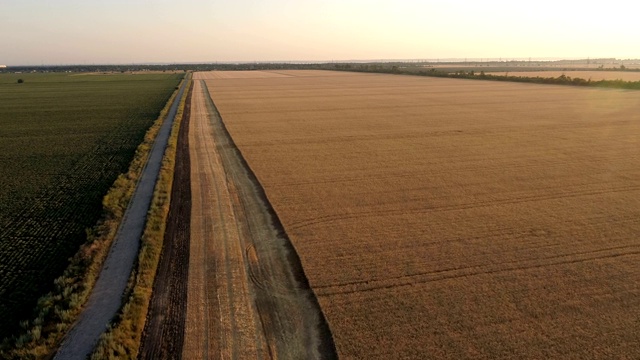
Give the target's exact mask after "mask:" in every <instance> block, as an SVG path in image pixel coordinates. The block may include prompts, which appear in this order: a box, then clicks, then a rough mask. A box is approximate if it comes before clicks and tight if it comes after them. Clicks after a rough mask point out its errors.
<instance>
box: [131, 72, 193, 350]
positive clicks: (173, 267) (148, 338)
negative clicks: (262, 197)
mask: <svg viewBox="0 0 640 360" xmlns="http://www.w3.org/2000/svg"><path fill="white" fill-rule="evenodd" d="M192 91H193V85H192V86H191V87H190V89H189V92H188V93H187V100H186V103H185V108H184V112H183V115H182V122H181V124H180V132H179V134H178V144H177V145H178V146H177V149H176V160H175V172H174V176H173V186H172V188H171V204H170V206H169V214H168V216H167V227H166V230H165V236H164V243H163V247H162V255H161V257H160V262H159V264H158V270H157V274H156V278H155V281H154V284H153V294H152V296H151V301H150V304H149V311H148V314H147V321H146V323H145V329H144V332H143V334H142V340H141V343H140V351H139V353H138V358H139V359H173V358H176V354H180V353H182V345H183V340H184V322H185V316H186V311H187V303H186V299H187V276H188V270H189V235H190V226H189V225H190V219H191V185H190V180H191V176H190V175H191V167H190V162H189V132H188V130H189V118H190V116H189V115H190V108H191V96H192ZM178 356H179V355H178Z"/></svg>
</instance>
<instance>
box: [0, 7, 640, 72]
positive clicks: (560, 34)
mask: <svg viewBox="0 0 640 360" xmlns="http://www.w3.org/2000/svg"><path fill="white" fill-rule="evenodd" d="M635 4H636V3H635V2H631V1H607V2H601V1H600V2H597V3H596V2H590V1H589V2H585V1H581V2H576V1H564V0H555V1H549V0H535V1H531V0H518V1H515V0H514V1H496V0H485V1H461V0H458V1H417V0H416V1H414V0H394V1H392V0H379V1H376V0H368V1H366V0H342V1H338V0H325V1H319V0H298V1H292V0H262V1H258V0H228V1H220V0H174V1H167V0H154V1H151V0H128V1H124V0H55V1H53V0H49V1H45V0H41V1H37V0H0V64H6V65H40V64H94V63H95V64H105V63H108V64H111V63H125V64H126V63H145V62H214V61H217V62H229V61H286V60H302V61H305V60H308V61H311V60H316V61H332V60H335V61H339V60H367V59H436V58H500V57H502V58H528V57H532V58H547V57H554V58H587V57H591V58H597V57H615V58H619V59H627V58H640V26H639V25H638V13H639V10H640V4H638V5H635Z"/></svg>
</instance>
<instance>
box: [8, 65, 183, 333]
mask: <svg viewBox="0 0 640 360" xmlns="http://www.w3.org/2000/svg"><path fill="white" fill-rule="evenodd" d="M181 77H182V75H173V74H171V75H158V74H156V75H109V76H100V75H94V76H69V75H66V74H64V75H63V74H6V75H1V76H0V168H1V169H2V172H3V176H2V177H1V178H0V229H1V231H2V232H1V233H0V256H1V258H0V259H1V261H0V277H1V278H2V282H1V283H0V300H1V301H0V322H1V323H2V324H3V326H2V327H1V328H0V337H3V336H5V335H7V334H9V333H10V332H11V331H12V330H13V329H14V328H15V326H16V325H17V322H18V321H19V320H22V319H24V318H26V317H28V316H29V312H30V310H31V309H32V308H33V305H34V304H35V300H36V299H37V296H38V295H40V294H42V293H43V292H44V291H46V290H47V289H49V288H50V287H51V285H52V284H53V279H54V278H56V277H57V276H59V275H60V274H61V272H62V269H64V268H65V267H66V266H67V264H68V261H67V260H68V258H69V257H70V256H71V255H73V254H74V253H75V252H76V251H77V249H78V246H79V245H80V244H81V243H82V242H83V241H84V240H85V239H86V229H88V228H90V227H92V226H93V225H94V224H95V222H96V221H97V219H98V217H99V215H100V213H101V209H102V207H101V201H102V197H103V195H104V194H105V193H106V191H107V189H108V188H109V187H110V186H111V184H112V183H113V182H114V180H115V179H116V177H117V176H118V174H120V173H122V172H124V171H125V170H126V169H127V167H128V164H129V162H130V160H131V157H132V156H133V152H134V150H135V149H136V147H137V146H138V144H139V143H140V142H141V141H142V138H143V136H144V134H145V132H146V130H147V128H148V127H149V126H150V125H151V123H152V122H153V121H154V120H155V119H156V118H157V116H158V113H159V112H160V110H161V109H162V108H163V106H164V104H165V103H166V101H167V99H168V98H169V96H170V95H171V93H172V92H173V90H174V88H175V86H176V85H177V84H178V82H179V80H180V78H181ZM18 78H20V79H23V80H24V83H22V84H17V79H18Z"/></svg>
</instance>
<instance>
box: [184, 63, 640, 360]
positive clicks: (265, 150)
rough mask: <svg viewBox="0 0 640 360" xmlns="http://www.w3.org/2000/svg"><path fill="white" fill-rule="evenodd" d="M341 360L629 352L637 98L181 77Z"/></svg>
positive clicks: (407, 81) (637, 305)
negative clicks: (259, 194)
mask: <svg viewBox="0 0 640 360" xmlns="http://www.w3.org/2000/svg"><path fill="white" fill-rule="evenodd" d="M195 78H196V79H206V83H207V85H208V88H209V90H210V93H211V95H212V98H213V100H214V102H215V104H216V106H217V107H218V109H219V111H220V113H221V115H222V118H223V120H224V122H225V124H226V126H227V127H228V130H229V132H230V133H231V135H232V137H233V139H234V140H235V142H236V144H237V146H238V147H239V149H240V150H241V151H242V153H243V155H244V157H245V158H246V160H247V162H248V164H249V166H250V167H251V168H252V169H253V171H254V172H255V174H256V176H257V177H258V179H259V181H260V183H261V184H262V186H263V187H264V189H265V191H266V194H267V196H268V198H269V200H270V202H271V204H272V205H273V207H274V209H275V210H276V212H277V214H278V216H279V217H280V220H281V221H282V223H283V225H284V228H285V230H286V232H287V234H288V236H289V237H290V239H291V241H292V243H293V244H294V246H295V248H296V250H297V252H298V254H299V256H300V258H301V261H302V264H303V267H304V270H305V273H306V276H307V278H308V280H309V282H310V285H311V287H312V288H313V289H314V291H315V293H316V295H317V296H318V299H319V302H320V305H321V307H322V310H323V312H324V314H325V316H326V318H327V321H328V323H329V326H330V329H331V332H332V334H333V338H334V340H335V344H336V347H337V351H338V354H339V355H340V358H342V359H409V358H411V359H428V358H449V359H465V358H467V359H495V358H512V359H547V358H556V359H560V358H561V359H584V358H592V359H595V358H639V357H640V345H639V344H640V283H639V282H638V279H640V92H635V91H623V90H611V89H592V88H575V87H563V86H546V85H535V84H518V83H505V82H491V81H474V80H458V79H442V78H428V77H413V76H398V75H381V74H355V73H343V72H339V73H338V72H322V71H311V72H309V71H287V72H244V73H243V72H234V73H216V72H214V73H200V74H197V75H196V76H195Z"/></svg>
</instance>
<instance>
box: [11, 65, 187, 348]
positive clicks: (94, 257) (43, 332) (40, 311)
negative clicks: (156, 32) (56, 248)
mask: <svg viewBox="0 0 640 360" xmlns="http://www.w3.org/2000/svg"><path fill="white" fill-rule="evenodd" d="M41 76H49V75H41ZM56 76H61V75H56ZM117 77H118V76H113V77H108V79H105V78H106V77H95V78H94V77H92V76H78V78H79V79H81V80H82V81H79V82H80V83H82V82H84V81H86V82H87V83H89V84H90V85H96V86H93V87H89V89H91V90H92V91H95V92H97V93H98V94H101V95H102V96H108V92H106V93H107V94H105V92H102V91H101V89H103V87H107V88H109V86H108V85H107V84H102V85H99V84H96V83H99V82H101V81H104V82H109V81H123V79H120V80H119V79H117ZM161 77H164V78H165V79H171V82H170V83H165V84H164V85H163V87H164V89H167V88H168V87H167V84H170V86H171V87H170V88H171V89H173V88H174V87H175V86H174V85H177V81H178V78H179V77H181V76H176V75H172V76H170V77H167V76H161ZM143 78H147V79H148V80H147V81H150V82H149V83H148V86H141V84H126V85H125V86H128V87H133V88H136V89H137V90H139V91H141V92H152V93H154V92H156V93H157V91H158V87H161V86H159V83H158V82H153V81H152V80H151V79H150V78H149V75H145V76H143ZM85 79H86V80H85ZM37 81H41V82H42V83H43V87H47V86H48V89H49V90H47V91H45V92H44V94H42V96H41V97H42V98H43V99H48V98H49V97H55V94H53V93H52V92H55V91H60V89H59V88H57V87H55V86H53V87H52V86H51V85H50V84H47V82H50V81H51V79H43V78H39V77H33V78H31V77H25V83H24V84H22V85H16V86H23V85H26V84H28V83H29V82H33V83H37ZM142 81H144V80H142ZM60 82H72V83H73V85H74V86H76V85H77V86H79V87H81V88H85V87H83V86H82V85H78V82H73V81H69V80H68V79H67V78H66V77H65V78H62V80H61V81H60ZM1 83H2V78H0V84H1ZM63 89H66V90H67V94H66V95H67V96H66V97H62V99H67V98H68V97H70V94H75V95H77V97H78V98H79V99H80V100H81V102H84V101H86V106H89V109H94V108H95V107H96V105H95V104H96V103H97V104H101V103H105V102H107V103H108V102H109V101H105V100H103V101H100V99H99V97H98V96H97V95H96V94H91V96H87V98H85V97H83V96H82V95H81V94H78V93H76V91H75V89H67V88H64V87H63ZM89 89H87V88H85V91H89ZM0 90H4V89H3V88H2V87H1V86H0ZM63 92H64V91H63ZM136 94H137V93H136ZM176 94H177V91H174V92H173V95H171V96H170V98H169V99H168V100H169V101H167V98H166V97H165V98H164V99H162V101H164V103H166V105H165V107H164V109H163V110H162V111H161V112H160V114H159V115H158V116H156V117H155V118H156V120H155V122H153V125H152V126H151V127H150V128H148V130H147V131H146V134H145V135H144V140H143V141H142V143H141V144H140V145H139V146H137V149H136V150H135V154H134V155H133V160H132V161H131V162H130V165H129V169H128V171H127V172H126V173H125V174H121V175H119V176H118V177H117V179H116V180H115V182H113V181H112V183H113V185H112V186H111V189H110V190H109V191H108V193H107V195H106V196H104V197H103V199H102V210H101V214H102V215H100V217H99V219H100V220H99V221H98V222H97V224H96V225H95V226H93V227H92V228H91V229H90V230H89V231H87V233H86V235H85V236H86V237H85V239H86V242H85V243H84V244H83V245H82V246H81V247H80V250H79V251H78V252H77V253H76V254H75V256H73V257H72V258H71V260H70V264H69V263H68V261H67V258H66V257H61V258H57V261H58V262H63V263H67V264H69V265H68V267H67V268H66V270H65V271H64V274H63V275H62V276H60V277H59V278H57V279H56V280H55V281H54V285H53V289H52V290H51V291H50V292H49V293H47V294H46V295H44V296H42V297H41V298H40V299H39V300H38V302H37V306H36V309H35V311H34V315H33V318H32V320H29V321H23V322H21V323H20V330H19V331H18V334H17V335H12V336H8V337H6V338H5V339H4V340H3V341H2V343H1V344H0V358H2V359H29V358H31V359H44V358H50V357H51V356H52V354H53V352H54V351H55V350H56V348H57V346H58V345H59V343H60V342H61V340H62V337H63V336H64V334H65V333H66V331H67V330H68V329H69V327H70V326H71V325H72V324H73V322H74V321H75V320H76V319H77V317H78V314H79V313H80V312H81V310H82V306H83V305H84V303H85V301H86V299H87V297H88V295H89V293H90V290H91V288H92V287H93V285H94V283H95V281H96V278H97V275H98V274H99V272H100V269H101V266H102V263H103V261H104V259H105V258H106V255H107V253H108V250H109V248H110V245H111V243H112V241H113V239H114V237H115V234H116V231H117V229H118V226H119V224H120V222H121V220H122V216H123V214H124V210H125V209H126V208H127V206H128V204H129V200H130V198H131V196H132V194H133V191H134V189H135V186H136V183H137V181H138V178H139V176H140V174H141V172H142V169H143V168H144V166H145V164H146V161H147V158H148V155H149V151H150V149H151V146H152V144H153V142H154V139H155V136H156V134H157V133H158V131H159V129H160V126H161V125H162V123H163V120H164V118H165V117H166V114H167V112H168V110H169V107H170V105H171V103H172V101H173V98H174V97H175V96H176ZM23 95H24V94H23ZM0 96H5V97H6V94H3V93H0ZM25 96H26V95H25ZM123 96H129V97H131V99H129V100H125V99H123V98H120V99H119V100H120V101H130V104H131V107H127V109H126V111H127V112H129V113H131V112H132V111H136V110H135V109H134V107H136V106H137V107H141V108H146V107H145V106H144V105H145V104H146V103H145V102H144V99H145V96H144V95H140V96H132V94H131V93H129V95H126V94H125V95H123ZM146 96H149V95H148V94H147V95H146ZM31 100H33V98H32V99H31ZM15 101H19V100H14V102H15ZM71 103H72V101H70V100H69V101H68V102H65V105H67V106H71ZM4 105H5V104H4V103H3V105H2V106H4ZM22 105H23V106H24V103H23V104H22ZM158 105H159V104H158ZM11 106H15V107H19V106H20V104H18V105H16V104H14V103H11ZM0 108H1V107H0ZM45 109H46V107H45ZM74 109H76V111H78V109H77V107H76V108H74ZM59 111H60V112H64V111H65V109H64V108H61V109H59ZM104 111H109V107H107V108H105V109H104ZM117 113H118V115H119V116H124V115H123V113H121V112H117ZM38 115H39V116H41V114H38ZM84 116H85V119H86V118H87V117H89V116H88V115H87V114H86V112H85V115H84ZM94 116H95V119H98V120H101V121H104V122H106V121H107V120H105V119H104V118H102V117H101V115H100V114H98V113H97V112H96V113H95V114H94ZM110 116H112V115H110ZM147 116H148V114H147ZM39 119H41V117H39ZM80 120H82V119H80ZM1 121H5V123H1ZM88 121H89V122H90V124H88V125H85V126H86V127H87V128H89V127H100V121H95V120H94V118H91V117H89V120H88ZM131 121H132V120H131V117H129V118H127V117H125V118H124V120H123V122H131ZM80 122H81V121H76V122H74V124H75V125H78V123H80ZM42 123H43V122H42V121H40V126H41V127H44V128H45V130H46V129H47V125H50V123H44V125H43V124H42ZM60 123H63V121H59V122H56V123H55V125H56V127H53V126H52V125H51V126H52V128H53V129H55V130H56V131H57V135H58V136H64V133H63V132H61V131H60V130H59V129H60V127H61V126H60ZM8 124H11V123H10V122H8ZM0 126H2V127H3V128H7V127H8V126H7V121H6V119H5V118H4V117H0ZM78 126H79V125H78ZM36 128H37V127H36V126H35V125H34V126H33V128H32V129H28V131H27V133H28V134H32V133H33V132H35V129H36ZM82 129H84V128H82ZM71 130H73V129H70V131H71ZM87 131H88V130H87ZM54 133H56V132H55V131H54ZM116 135H117V134H116ZM4 140H5V139H4V138H2V139H0V141H2V142H4ZM116 140H117V139H116ZM120 141H121V142H122V141H124V139H120ZM40 146H41V145H40V144H35V146H34V147H36V148H38V149H40ZM51 148H52V149H54V150H55V149H56V148H55V147H51ZM40 150H41V149H40ZM41 151H43V152H44V150H41ZM121 151H122V152H125V151H124V150H121ZM114 156H115V155H111V158H112V159H113V157H114ZM34 157H36V156H35V155H34ZM91 158H92V159H94V160H96V159H95V157H91ZM81 160H82V159H81ZM98 160H101V161H102V162H99V163H98V165H97V166H106V165H105V163H104V161H107V160H106V159H102V158H99V159H98ZM114 161H115V160H114ZM80 162H81V163H82V161H80ZM46 175H47V174H44V175H43V176H46ZM95 191H96V192H97V191H98V190H95ZM66 195H68V196H70V197H71V196H73V194H68V193H67V194H66ZM99 196H101V195H99ZM61 199H62V200H60V201H63V200H64V199H63V198H61ZM63 204H64V203H63ZM56 205H58V206H60V204H58V203H56ZM94 221H95V220H94ZM94 224H95V223H94ZM3 230H4V229H3ZM5 240H6V239H5V238H4V234H3V237H2V241H3V242H5ZM23 253H24V254H27V253H28V251H24V252H23ZM3 255H4V254H3ZM54 260H55V259H54ZM40 261H42V260H40ZM3 265H5V264H4V263H3ZM34 265H37V266H43V267H45V266H46V265H47V264H46V263H35V264H34ZM2 305H3V306H4V305H6V304H5V303H4V300H3V303H2ZM3 323H4V321H3ZM5 324H6V323H5Z"/></svg>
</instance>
